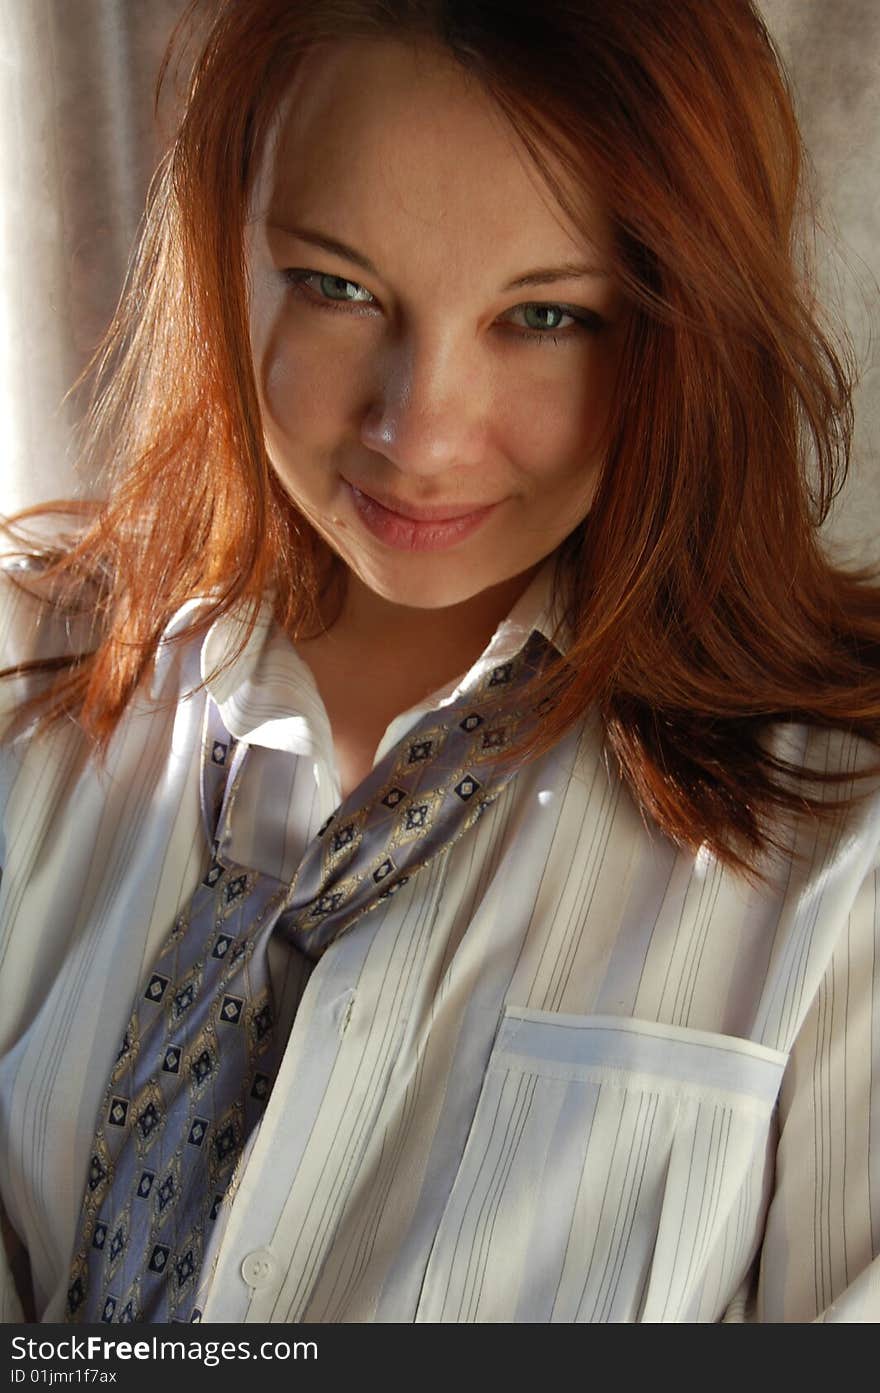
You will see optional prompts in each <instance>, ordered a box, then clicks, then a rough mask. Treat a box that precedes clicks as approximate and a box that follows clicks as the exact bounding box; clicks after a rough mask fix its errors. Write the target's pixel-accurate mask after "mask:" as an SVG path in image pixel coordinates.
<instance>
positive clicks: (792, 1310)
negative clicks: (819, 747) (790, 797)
mask: <svg viewBox="0 0 880 1393" xmlns="http://www.w3.org/2000/svg"><path fill="white" fill-rule="evenodd" d="M874 845H875V854H874V857H873V861H872V863H871V865H870V867H869V870H868V872H867V874H866V875H865V877H864V879H863V880H862V882H861V884H860V886H859V889H858V892H857V894H856V897H855V900H854V902H853V904H852V907H851V910H850V913H849V916H848V919H847V920H846V923H845V927H844V930H843V932H842V933H841V935H840V937H839V939H838V941H837V944H836V946H835V951H834V953H833V955H832V957H831V959H830V961H829V964H828V967H827V969H826V971H825V974H824V976H823V978H822V981H821V983H820V986H819V990H818V992H817V994H816V996H815V998H814V999H813V1002H812V1004H811V1007H810V1010H809V1012H808V1013H807V1015H806V1017H805V1018H804V1021H803V1024H802V1026H801V1029H800V1031H799V1032H798V1035H797V1038H796V1040H795V1044H794V1047H793V1049H792V1052H791V1056H790V1060H789V1064H788V1067H787V1069H786V1073H785V1077H784V1079H783V1085H782V1090H781V1094H780V1102H779V1125H780V1136H779V1146H778V1151H777V1172H776V1186H775V1190H774V1195H773V1200H772V1203H771V1207H770V1211H769V1214H768V1219H767V1225H766V1230H765V1239H764V1243H763V1247H762V1252H761V1257H760V1268H759V1278H758V1290H757V1302H756V1305H755V1307H754V1311H755V1318H757V1319H758V1320H761V1321H771V1322H779V1321H786V1322H790V1321H792V1322H809V1321H820V1322H825V1321H844V1322H863V1321H864V1322H875V1321H880V1256H878V1254H880V848H877V846H876V842H875V843H874Z"/></svg>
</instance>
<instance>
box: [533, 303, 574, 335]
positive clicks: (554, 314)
mask: <svg viewBox="0 0 880 1393" xmlns="http://www.w3.org/2000/svg"><path fill="white" fill-rule="evenodd" d="M523 318H524V320H525V322H526V326H527V328H529V329H546V330H553V329H559V328H561V327H562V321H563V319H565V318H566V314H565V310H564V309H563V308H562V307H561V305H524V306H523Z"/></svg>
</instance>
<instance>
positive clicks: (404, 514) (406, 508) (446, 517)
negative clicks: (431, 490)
mask: <svg viewBox="0 0 880 1393" xmlns="http://www.w3.org/2000/svg"><path fill="white" fill-rule="evenodd" d="M346 482H347V481H346ZM349 488H350V489H351V491H352V493H353V494H354V495H355V497H356V498H357V497H360V498H363V499H366V500H368V501H369V502H370V503H375V504H376V505H377V506H378V507H379V508H384V510H385V512H386V513H393V514H394V516H395V517H399V518H403V520H404V521H405V522H459V521H460V520H461V519H462V518H470V517H473V516H474V515H475V514H476V513H482V512H485V511H486V510H487V509H488V508H493V507H494V506H495V505H494V503H466V504H464V505H462V504H460V503H458V504H456V503H447V504H442V503H437V504H434V505H431V504H417V503H405V502H403V501H402V500H401V499H396V498H389V497H380V496H379V495H377V494H375V493H367V491H366V489H361V488H358V487H357V485H356V484H351V483H350V484H349Z"/></svg>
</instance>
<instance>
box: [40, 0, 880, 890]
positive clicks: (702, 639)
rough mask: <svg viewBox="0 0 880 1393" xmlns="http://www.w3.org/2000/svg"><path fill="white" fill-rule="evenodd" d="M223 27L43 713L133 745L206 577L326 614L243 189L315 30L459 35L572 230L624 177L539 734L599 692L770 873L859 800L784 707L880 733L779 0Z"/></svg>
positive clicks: (116, 393) (872, 610) (110, 335)
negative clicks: (809, 819)
mask: <svg viewBox="0 0 880 1393" xmlns="http://www.w3.org/2000/svg"><path fill="white" fill-rule="evenodd" d="M203 8H204V6H203V5H202V4H200V3H199V0H196V3H194V4H192V5H191V6H190V8H189V10H188V11H187V15H186V17H185V20H184V21H182V24H181V26H178V31H176V33H175V39H174V40H172V48H173V46H174V43H175V42H176V40H177V39H182V38H183V36H184V35H185V34H186V33H187V32H188V30H189V32H190V33H192V32H194V31H193V29H192V26H193V25H195V24H196V23H197V21H198V17H199V14H198V12H199V11H200V10H202V9H203ZM208 22H209V29H208V32H207V36H206V38H205V40H204V43H203V45H202V47H201V49H200V51H199V54H198V57H197V60H196V62H195V64H194V67H193V72H192V78H191V82H190V87H189V94H188V99H187V102H186V106H185V110H184V113H183V117H182V121H181V124H180V127H179V130H178V132H177V134H176V137H175V139H174V141H173V144H172V146H171V148H170V149H169V150H168V152H167V154H166V156H165V157H164V159H163V160H162V163H161V165H160V167H159V169H158V171H157V173H156V176H155V178H154V181H153V184H152V186H151V189H150V195H149V199H148V207H147V213H146V218H145V222H144V226H143V232H142V236H141V239H140V244H139V247H138V249H137V253H136V255H135V257H134V259H133V262H132V266H131V269H130V273H129V278H128V281H127V284H126V287H125V290H124V293H123V296H122V299H121V301H120V305H119V308H118V310H117V313H116V316H115V318H114V320H113V322H112V324H111V325H110V328H109V330H108V332H107V335H106V338H105V340H104V343H103V345H102V347H101V349H100V350H99V352H98V354H96V357H95V360H94V361H93V364H92V365H91V371H92V374H93V392H92V398H91V407H90V410H89V413H88V416H87V418H86V421H85V425H84V428H83V435H82V441H81V446H82V448H81V455H82V460H83V464H84V467H85V469H86V470H87V471H92V472H94V471H95V470H96V469H98V468H101V469H104V468H109V470H110V477H111V487H110V491H109V496H108V498H107V500H106V502H105V503H103V504H102V505H100V506H99V507H98V508H97V511H96V515H95V516H94V517H93V518H92V519H91V520H89V521H88V523H87V525H85V526H84V527H83V528H82V529H81V530H80V533H79V534H78V535H77V536H76V537H73V538H71V539H70V541H69V544H67V545H63V546H61V547H59V548H57V549H56V550H55V551H54V552H53V553H52V554H50V555H47V557H46V559H47V561H48V562H49V563H50V564H49V568H48V570H46V571H45V572H44V573H43V580H44V582H45V584H46V586H47V587H49V588H50V589H51V594H52V597H53V603H55V604H75V603H77V600H76V596H77V595H79V596H80V599H79V603H82V593H83V592H82V588H83V587H85V593H86V594H87V595H88V597H89V598H88V603H89V605H91V606H93V607H94V612H95V614H96V617H97V619H98V620H99V621H100V622H99V624H97V626H96V629H95V647H94V650H93V651H92V652H91V653H88V654H84V655H79V656H78V657H77V658H76V659H75V660H61V661H59V662H58V663H56V664H55V669H56V670H55V676H54V677H53V678H52V680H51V682H50V683H49V684H48V686H47V688H46V690H44V691H43V692H42V693H41V695H40V696H38V697H36V698H34V699H33V703H32V704H31V705H29V707H28V708H27V710H28V711H30V710H31V709H33V711H35V712H36V711H39V713H40V719H41V723H42V726H43V727H45V726H46V725H48V724H49V723H50V722H51V721H53V720H55V719H58V718H59V717H62V716H70V715H74V716H75V717H76V719H77V720H78V721H79V723H80V724H81V726H82V728H83V729H84V730H85V731H86V732H87V733H88V735H90V736H91V737H92V738H93V739H94V740H95V742H96V745H97V746H98V748H105V747H106V745H107V742H108V741H109V739H110V737H111V736H112V734H113V731H114V729H115V727H116V725H117V723H118V721H119V720H120V717H121V716H122V714H123V712H124V710H125V708H126V705H127V703H128V702H129V700H130V699H131V697H132V695H133V694H134V692H135V691H136V690H137V689H138V687H139V685H140V683H141V681H142V680H143V678H144V677H145V675H146V673H147V672H148V669H149V667H150V664H151V660H152V658H153V655H154V653H155V650H156V646H157V644H158V642H159V639H160V636H161V635H162V631H163V629H164V628H165V626H166V625H167V623H168V620H169V618H170V617H171V615H172V614H173V613H174V612H175V611H176V610H177V609H178V608H179V606H180V605H182V604H183V603H184V602H185V601H187V600H189V599H191V598H193V597H194V596H199V595H201V596H205V595H209V596H210V597H211V602H210V604H209V605H208V606H207V608H206V609H205V610H204V611H202V612H201V613H200V615H199V617H198V619H197V620H196V621H195V622H194V623H193V624H192V625H191V627H190V628H189V629H187V630H186V632H185V633H184V634H183V635H181V636H180V638H181V639H183V638H193V637H195V636H196V635H197V634H199V633H203V632H204V631H205V630H206V629H207V627H208V626H209V624H210V623H211V622H213V620H214V619H215V618H216V617H217V616H218V615H219V614H221V613H224V612H226V611H228V610H229V609H230V608H232V607H233V606H237V605H241V604H244V605H245V607H247V606H249V607H250V612H251V615H252V617H253V618H255V617H256V612H257V607H258V605H259V603H260V600H261V599H262V597H263V596H264V594H265V593H266V592H267V591H268V590H270V589H271V590H272V592H273V593H274V595H275V597H276V598H275V605H276V614H277V617H278V620H279V622H280V623H282V624H283V625H284V626H285V628H286V629H287V631H288V632H289V633H291V634H294V635H296V634H301V633H303V632H304V631H305V630H306V629H308V628H309V627H310V626H311V625H312V624H313V623H314V622H315V618H316V615H317V614H318V604H319V598H320V592H321V587H322V585H323V584H324V582H325V581H326V580H327V578H328V577H329V576H330V575H331V573H332V570H333V565H334V559H333V558H332V557H331V556H330V554H329V552H328V550H327V548H326V545H325V544H324V543H323V541H322V540H321V539H320V538H318V537H317V535H316V534H315V533H314V532H313V531H312V529H311V528H310V527H309V525H308V524H307V523H306V521H305V520H304V518H303V517H302V516H301V515H300V514H298V512H297V511H296V509H295V507H294V505H293V504H292V502H291V500H290V499H289V497H288V496H287V494H286V493H285V492H284V490H283V488H282V487H281V485H280V483H279V482H278V480H277V478H276V476H275V474H274V471H273V470H272V468H271V467H270V465H269V462H268V460H267V457H266V453H265V449H264V446H263V438H262V430H261V425H260V418H259V411H258V406H257V398H256V390H255V385H254V379H253V370H252V365H251V361H250V357H249V340H248V331H247V286H246V276H245V268H244V249H243V221H244V217H245V210H246V207H247V201H248V196H249V193H250V190H251V186H252V183H253V179H254V176H255V173H256V169H257V164H258V161H259V158H260V155H261V151H262V149H263V147H264V144H265V139H266V135H267V132H268V128H269V124H270V122H271V119H272V117H273V115H274V114H275V112H276V111H277V109H278V105H279V102H280V99H281V96H282V95H283V93H284V92H285V90H286V88H287V86H288V83H289V81H290V78H291V75H292V73H293V72H294V71H295V69H296V66H297V63H298V62H299V60H300V59H301V57H302V55H303V54H304V53H305V52H306V51H307V50H308V49H309V48H311V47H312V46H313V45H315V44H316V43H324V42H331V41H333V40H334V39H337V38H351V37H365V38H369V37H376V38H382V37H384V38H395V39H398V40H405V41H407V40H412V41H415V42H424V41H430V42H432V43H435V44H439V45H440V46H442V47H443V49H444V50H445V51H446V52H448V53H449V54H451V55H452V56H453V57H454V59H455V60H456V61H457V62H458V63H459V64H461V65H462V67H463V68H464V69H465V70H467V71H468V72H469V73H471V74H472V75H474V76H476V77H477V78H478V79H479V80H480V81H481V82H482V83H483V84H484V86H485V88H486V89H487V91H488V92H489V93H490V94H491V95H492V97H494V99H495V100H496V102H497V103H498V105H499V107H500V108H501V110H502V111H503V112H504V113H505V114H506V116H507V117H508V118H509V120H510V122H511V124H512V127H513V129H514V131H515V132H516V134H517V135H518V136H519V138H520V139H521V140H522V142H523V145H524V147H525V149H526V151H527V152H528V154H529V155H530V156H531V157H532V158H533V159H534V161H535V163H536V165H537V166H538V167H539V168H540V169H541V171H542V172H543V174H544V176H545V178H546V179H547V181H548V183H549V184H550V186H551V188H552V189H553V190H554V192H555V194H556V195H557V197H558V199H559V202H560V204H561V205H562V206H563V207H564V208H565V209H566V210H567V211H568V212H569V213H570V214H571V216H572V217H573V218H574V219H575V220H576V221H578V220H581V221H582V219H583V212H582V210H581V208H580V198H579V195H580V194H581V193H582V192H586V191H589V192H590V193H591V194H597V195H598V196H599V197H600V198H601V201H602V204H603V205H604V207H605V208H606V210H607V211H608V213H609V215H610V218H611V222H612V225H613V227H614V229H615V235H616V244H615V250H614V256H615V262H616V265H615V268H614V269H615V270H616V273H617V275H618V277H619V279H620V282H621V284H622V286H623V288H624V292H625V294H626V295H627V297H628V299H629V301H630V303H631V307H632V310H633V313H632V315H631V317H630V325H629V331H628V338H627V341H626V344H625V347H624V352H623V357H622V361H621V371H620V377H619V386H618V391H617V396H616V402H615V405H614V408H613V415H612V420H611V423H610V429H609V448H608V452H607V457H606V460H605V464H604V467H603V472H602V477H601V479H600V483H599V487H598V491H597V493H596V495H595V499H594V502H593V505H592V510H591V512H590V513H589V515H588V516H587V518H586V519H585V520H584V522H583V523H582V524H581V525H580V526H579V527H578V528H577V529H576V531H575V532H574V533H572V534H571V536H570V537H568V538H567V539H566V541H565V542H564V543H563V545H562V547H561V549H560V553H559V566H558V569H557V586H558V597H559V601H560V608H561V609H562V611H563V612H564V614H565V616H566V619H567V621H568V624H569V626H570V628H571V631H572V632H573V634H574V642H573V644H572V646H571V648H570V650H569V652H568V654H567V667H566V668H565V669H564V670H563V669H557V670H554V671H552V672H551V673H550V674H548V675H547V677H546V679H545V680H546V682H547V683H548V684H549V685H552V686H553V689H554V692H555V705H553V707H552V708H551V709H550V710H549V712H548V714H547V716H546V719H545V721H544V724H543V728H542V731H541V733H540V736H539V737H538V739H537V741H535V742H533V744H532V745H530V746H529V747H527V749H525V750H524V754H525V755H528V756H533V755H534V754H536V753H538V752H539V751H541V750H543V749H546V748H549V747H550V746H551V745H552V744H554V743H555V742H556V740H558V738H559V737H560V735H561V734H562V733H563V731H564V730H566V729H567V728H569V727H570V726H571V725H572V724H573V723H575V722H577V721H580V720H582V719H583V717H584V715H585V714H586V713H587V712H588V711H589V710H590V709H592V708H594V707H595V708H597V710H598V712H599V714H600V716H601V719H602V722H603V726H604V730H605V735H606V743H607V746H608V748H609V749H610V751H611V752H612V753H613V754H614V756H615V757H616V761H617V764H618V767H619V770H620V773H621V775H622V777H623V778H624V779H625V781H626V782H627V783H628V785H629V787H630V789H631V791H632V792H633V795H634V797H635V798H636V799H637V801H638V803H639V804H640V806H641V808H642V809H643V812H644V813H645V814H647V815H648V816H650V817H651V818H652V819H653V820H654V821H655V823H656V824H658V825H659V827H660V828H661V829H662V830H663V831H664V832H665V833H666V834H667V835H669V836H670V837H671V838H673V839H674V840H675V841H676V842H677V843H678V844H679V845H681V846H684V847H688V848H690V849H692V850H696V849H697V848H698V847H699V846H701V845H705V846H706V847H707V848H708V850H709V851H710V852H712V853H713V854H714V855H715V856H716V857H717V858H718V859H719V860H720V861H721V862H722V863H724V864H725V865H728V866H730V867H731V868H733V869H735V870H736V871H738V872H741V873H743V874H744V875H746V876H747V877H749V878H753V877H754V876H755V875H756V872H755V869H754V863H755V861H756V859H757V857H758V855H759V854H760V853H762V852H763V851H764V850H765V849H766V848H767V847H768V846H770V845H772V846H775V847H778V848H779V849H784V848H783V844H782V843H781V842H780V841H778V840H777V838H776V837H775V836H774V834H773V829H774V826H775V818H776V816H777V815H778V814H780V813H783V814H784V813H806V814H812V815H814V816H816V817H824V816H826V815H829V814H831V813H834V812H835V811H836V810H838V809H839V808H845V807H848V806H849V805H850V803H852V802H853V801H854V800H855V794H853V793H852V791H850V792H849V794H848V795H847V796H846V797H845V798H841V799H838V800H835V801H831V800H829V799H828V798H826V797H825V796H824V795H823V796H820V797H812V796H808V795H807V794H806V792H805V791H804V790H803V789H802V788H800V787H799V786H798V782H799V780H801V778H802V776H803V777H804V778H806V771H800V770H798V769H797V768H796V767H795V766H793V765H791V764H789V763H787V762H786V761H780V760H778V759H777V758H776V757H775V756H774V755H773V754H772V753H771V752H770V751H769V750H768V749H767V747H766V741H765V738H764V737H765V735H766V732H767V729H768V727H769V726H770V725H772V724H774V723H777V722H789V721H791V722H804V723H807V724H809V725H816V726H824V727H828V728H839V729H841V730H844V731H848V732H851V733H852V734H854V735H858V736H861V737H863V738H865V739H867V740H868V741H871V742H873V743H874V744H880V589H878V588H877V586H876V582H877V579H878V568H871V569H869V568H862V569H861V570H858V571H855V570H853V571H844V570H842V569H840V568H838V567H835V566H834V565H833V564H832V563H831V561H830V560H829V558H828V557H827V556H826V554H825V553H824V551H823V549H822V546H821V543H820V538H819V533H818V529H819V527H820V526H821V524H822V522H823V521H824V520H825V518H826V517H827V514H828V511H829V509H830V506H831V503H832V501H833V499H834V497H835V495H836V493H837V492H838V491H839V489H840V488H841V487H842V484H843V482H844V480H845V477H846V471H847V468H848V460H849V448H850V439H851V430H852V404H851V397H852V387H853V379H854V368H853V364H852V361H851V357H850V356H849V355H848V350H844V349H841V348H839V347H835V345H834V343H833V342H832V340H831V338H830V336H829V334H828V332H827V330H825V329H824V328H823V326H822V324H821V321H820V319H819V316H818V311H817V309H816V306H815V304H814V299H813V276H812V269H811V267H810V265H809V262H808V260H807V259H806V256H805V254H804V247H805V245H806V239H805V238H804V236H803V234H804V231H805V230H806V231H807V232H808V231H809V226H810V209H809V207H808V206H807V205H806V204H805V202H804V198H803V192H802V188H803V179H802V166H803V158H802V148H801V142H800V136H799V132H798V128H797V124H796V121H795V117H794V114H793V108H792V101H791V96H790V92H789V89H788V86H787V83H786V79H785V76H784V73H783V70H782V68H781V64H780V62H779V59H778V56H777V54H776V52H775V50H774V47H773V44H772V42H771V40H770V38H769V36H768V34H767V32H766V29H765V27H764V25H763V23H762V21H761V19H760V17H759V15H758V13H757V11H756V8H755V6H754V4H752V3H751V0H606V3H601V4H600V3H596V0H580V3H567V4H557V3H554V2H553V0H531V3H525V4H520V5H517V6H515V7H507V6H498V5H497V4H495V3H493V2H492V0H458V2H457V0H308V3H302V2H301V3H292V0H221V3H218V4H214V5H213V6H212V7H211V13H210V15H209V17H208ZM170 52H171V50H169V54H170ZM169 54H166V59H165V63H163V71H162V73H161V74H160V84H161V81H162V77H163V75H164V73H165V69H166V66H167V63H168V61H169ZM157 100H158V94H157ZM560 169H561V171H562V174H561V177H560V175H559V172H560ZM83 506H84V505H83ZM37 511H44V512H45V511H46V509H42V510H28V512H27V513H24V514H19V515H18V518H16V519H14V521H15V522H21V521H22V520H23V519H25V518H26V517H28V516H29V515H31V514H33V513H34V512H37ZM245 637H246V634H245ZM31 666H36V665H31ZM42 666H43V667H47V668H48V667H50V666H51V665H50V664H42ZM27 667H28V665H27V664H25V665H23V666H22V667H20V668H18V669H15V671H22V670H24V669H25V668H27ZM34 703H36V704H34ZM878 772H880V763H878V764H874V765H872V766H871V767H870V768H865V769H862V770H859V771H858V772H857V773H855V774H852V773H850V775H849V777H850V778H864V777H867V776H868V775H869V774H876V773H878ZM777 776H781V777H777ZM789 776H793V778H794V780H795V783H794V786H792V785H791V784H790V781H789ZM809 777H810V778H811V779H816V780H818V781H819V782H820V783H821V782H823V780H830V779H833V778H834V777H835V775H834V774H833V773H832V774H829V775H824V776H823V775H821V774H818V773H815V772H810V774H809ZM851 788H852V786H850V789H851ZM763 878H764V877H763V876H761V875H757V879H759V880H760V879H763Z"/></svg>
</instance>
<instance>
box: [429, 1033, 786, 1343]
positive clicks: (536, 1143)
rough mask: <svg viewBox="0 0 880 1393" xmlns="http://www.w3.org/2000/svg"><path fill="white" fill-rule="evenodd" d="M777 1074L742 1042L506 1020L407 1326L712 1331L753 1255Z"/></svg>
mask: <svg viewBox="0 0 880 1393" xmlns="http://www.w3.org/2000/svg"><path fill="white" fill-rule="evenodd" d="M785 1064H786V1056H785V1055H784V1054H781V1053H779V1052H778V1051H776V1050H770V1049H766V1048H764V1047H763V1046H761V1045H756V1044H753V1043H752V1042H751V1041H749V1040H743V1039H739V1038H738V1037H732V1036H727V1035H716V1034H712V1033H709V1032H705V1031H698V1030H689V1029H683V1028H681V1027H679V1026H669V1025H661V1024H658V1023H657V1022H653V1021H643V1020H635V1019H631V1018H625V1017H616V1016H573V1015H561V1014H555V1013H553V1012H548V1011H534V1010H526V1009H522V1008H516V1007H508V1008H507V1009H506V1010H505V1012H504V1015H503V1017H502V1021H501V1025H500V1028H499V1031H498V1035H497V1037H496V1040H495V1044H494V1047H493V1050H492V1053H491V1056H490V1059H489V1065H488V1068H487V1071H486V1075H485V1078H484V1081H483V1087H482V1090H481V1093H480V1097H479V1101H478V1104H477V1109H476V1112H475V1114H474V1119H473V1123H472V1126H471V1130H470V1134H469V1136H468V1140H467V1145H466V1147H465V1151H464V1154H463V1156H462V1160H461V1165H460V1167H459V1170H458V1173H457V1175H456V1178H455V1182H454V1184H453V1187H452V1190H451V1192H450V1196H449V1200H448V1202H447V1205H446V1208H445V1210H444V1213H443V1217H442V1220H441V1223H440V1226H439V1228H438V1231H437V1235H436V1239H435V1242H434V1245H433V1248H432V1251H431V1256H430V1259H429V1262H428V1266H427V1270H426V1273H425V1280H424V1283H423V1286H422V1292H421V1297H420V1301H419V1307H418V1312H417V1315H416V1319H417V1320H419V1321H432V1322H441V1321H454V1322H469V1321H498V1322H513V1321H527V1322H547V1321H562V1322H580V1321H588V1322H591V1321H638V1320H641V1321H695V1320H700V1321H702V1320H717V1319H719V1318H720V1316H721V1314H722V1313H723V1310H724V1307H725V1305H726V1304H727V1301H728V1299H729V1297H730V1296H731V1295H732V1294H733V1293H734V1292H735V1290H736V1289H737V1287H738V1286H739V1285H740V1283H741V1281H742V1279H743V1277H744V1275H745V1274H746V1273H747V1272H748V1269H749V1266H750V1265H751V1263H752V1261H753V1259H754V1256H755V1252H756V1249H757V1246H758V1244H759V1242H760V1235H761V1232H762V1230H763V1223H764V1217H765V1214H766V1209H767V1204H768V1202H769V1191H770V1186H771V1183H772V1168H773V1151H774V1141H775V1125H774V1108H775V1103H776V1098H777V1094H778V1091H779V1086H780V1083H781V1079H782V1073H783V1070H784V1067H785Z"/></svg>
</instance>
